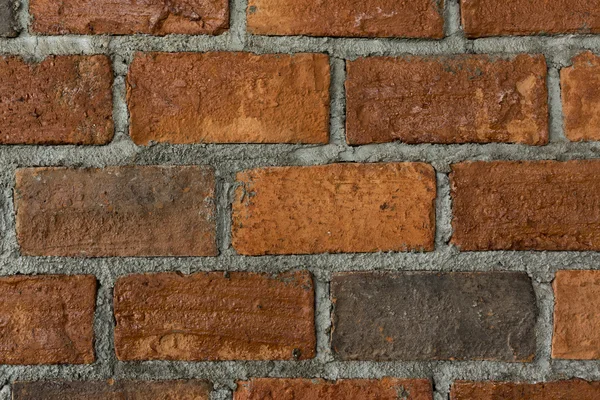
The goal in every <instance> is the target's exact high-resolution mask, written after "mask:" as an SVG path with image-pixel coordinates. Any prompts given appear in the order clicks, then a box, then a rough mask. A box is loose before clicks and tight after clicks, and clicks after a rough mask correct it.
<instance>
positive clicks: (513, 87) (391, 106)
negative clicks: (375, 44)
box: [346, 55, 548, 145]
mask: <svg viewBox="0 0 600 400" xmlns="http://www.w3.org/2000/svg"><path fill="white" fill-rule="evenodd" d="M346 108H347V118H346V130H347V140H348V143H349V144H352V145H359V144H368V143H383V142H391V141H394V140H399V141H402V142H406V143H467V142H479V143H486V142H512V143H524V144H531V145H540V144H545V143H547V142H548V122H547V121H548V107H547V93H546V62H545V60H544V57H543V56H531V55H519V56H516V57H514V58H510V59H504V58H496V57H490V56H485V55H476V56H473V55H468V56H465V55H460V56H451V57H402V58H391V57H368V58H359V59H357V60H356V61H348V62H347V80H346Z"/></svg>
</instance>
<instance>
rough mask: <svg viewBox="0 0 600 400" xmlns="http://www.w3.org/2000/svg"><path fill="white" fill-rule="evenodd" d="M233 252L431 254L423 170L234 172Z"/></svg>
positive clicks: (431, 193) (431, 176) (428, 178)
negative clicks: (417, 251) (400, 252)
mask: <svg viewBox="0 0 600 400" xmlns="http://www.w3.org/2000/svg"><path fill="white" fill-rule="evenodd" d="M237 181H238V182H240V183H241V185H240V186H239V187H238V188H237V190H236V194H235V200H234V203H233V226H232V230H233V238H232V244H233V247H234V248H235V249H236V250H237V252H238V253H241V254H246V255H262V254H313V253H326V252H329V253H341V252H377V251H405V250H415V249H423V250H432V249H433V246H434V243H433V242H434V234H435V209H434V202H435V196H436V184H435V173H434V170H433V168H432V167H431V166H430V165H428V164H422V163H388V164H332V165H323V166H312V167H274V168H261V169H255V170H249V171H244V172H241V173H238V175H237Z"/></svg>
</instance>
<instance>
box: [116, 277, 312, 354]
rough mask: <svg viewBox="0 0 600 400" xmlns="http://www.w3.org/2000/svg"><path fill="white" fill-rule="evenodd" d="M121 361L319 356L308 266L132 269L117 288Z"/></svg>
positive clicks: (117, 347)
mask: <svg viewBox="0 0 600 400" xmlns="http://www.w3.org/2000/svg"><path fill="white" fill-rule="evenodd" d="M114 306H115V318H116V327H115V348H116V352H117V357H118V358H119V359H120V360H193V361H200V360H273V359H278V360H279V359H284V360H287V359H306V358H312V357H314V354H315V340H316V339H315V328H314V290H313V284H312V277H311V275H310V274H309V273H308V272H290V273H285V274H280V275H264V274H253V273H222V272H210V273H199V274H193V275H188V276H184V275H180V274H175V273H162V274H152V275H131V276H127V277H124V278H121V279H119V280H118V281H117V284H116V286H115V293H114Z"/></svg>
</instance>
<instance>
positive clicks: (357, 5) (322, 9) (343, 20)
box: [247, 0, 444, 39]
mask: <svg viewBox="0 0 600 400" xmlns="http://www.w3.org/2000/svg"><path fill="white" fill-rule="evenodd" d="M443 3H444V2H443V0H439V1H431V0H411V1H394V0H371V1H368V2H367V1H363V2H356V1H353V0H338V1H315V0H250V1H249V2H248V13H247V14H248V15H247V17H248V31H249V32H251V33H254V34H258V35H308V36H355V37H360V36H362V37H410V38H435V39H439V38H442V37H443V36H444V20H443V10H444V4H443Z"/></svg>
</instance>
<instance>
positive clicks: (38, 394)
mask: <svg viewBox="0 0 600 400" xmlns="http://www.w3.org/2000/svg"><path fill="white" fill-rule="evenodd" d="M210 392H211V385H210V384H208V383H207V382H204V381H194V380H190V381H117V382H115V381H113V380H109V381H92V382H84V381H77V382H65V381H39V382H15V384H14V385H13V400H40V399H44V400H64V399H68V400H209V398H210Z"/></svg>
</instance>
